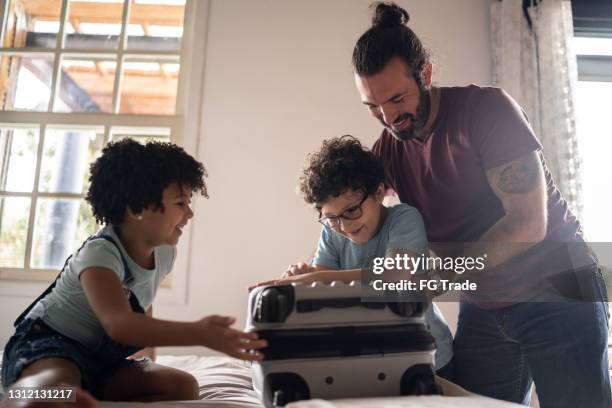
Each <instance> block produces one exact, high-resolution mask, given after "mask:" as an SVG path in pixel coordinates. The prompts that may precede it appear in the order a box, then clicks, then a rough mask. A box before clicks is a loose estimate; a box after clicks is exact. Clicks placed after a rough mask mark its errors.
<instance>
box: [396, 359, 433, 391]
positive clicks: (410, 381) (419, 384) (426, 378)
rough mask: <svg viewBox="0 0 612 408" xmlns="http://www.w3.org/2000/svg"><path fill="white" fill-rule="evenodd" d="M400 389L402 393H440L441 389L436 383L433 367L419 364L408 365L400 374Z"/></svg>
mask: <svg viewBox="0 0 612 408" xmlns="http://www.w3.org/2000/svg"><path fill="white" fill-rule="evenodd" d="M400 391H401V394H402V395H441V394H442V390H441V388H440V386H439V385H438V384H436V381H435V377H434V372H433V367H432V366H431V365H426V364H419V365H416V366H413V367H410V368H409V369H408V370H406V371H405V372H404V375H403V376H402V380H401V384H400Z"/></svg>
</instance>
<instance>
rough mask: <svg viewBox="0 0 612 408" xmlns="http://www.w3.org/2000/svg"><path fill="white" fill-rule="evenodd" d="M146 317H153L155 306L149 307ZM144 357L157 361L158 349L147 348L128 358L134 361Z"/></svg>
mask: <svg viewBox="0 0 612 408" xmlns="http://www.w3.org/2000/svg"><path fill="white" fill-rule="evenodd" d="M145 315H146V316H149V317H153V305H151V306H149V308H148V309H147V311H146V312H145ZM142 357H148V358H150V359H151V360H152V361H155V360H156V359H157V349H156V348H155V347H145V348H143V349H142V350H140V351H138V352H136V353H134V354H132V355H131V356H129V357H128V358H130V359H132V360H137V359H139V358H142Z"/></svg>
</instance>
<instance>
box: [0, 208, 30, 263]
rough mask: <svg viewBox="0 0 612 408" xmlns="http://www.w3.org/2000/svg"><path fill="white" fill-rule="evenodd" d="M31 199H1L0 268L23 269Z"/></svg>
mask: <svg viewBox="0 0 612 408" xmlns="http://www.w3.org/2000/svg"><path fill="white" fill-rule="evenodd" d="M29 216H30V199H29V198H23V197H0V267H5V268H23V266H24V259H25V250H26V239H27V236H28V218H29Z"/></svg>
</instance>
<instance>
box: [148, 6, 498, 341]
mask: <svg viewBox="0 0 612 408" xmlns="http://www.w3.org/2000/svg"><path fill="white" fill-rule="evenodd" d="M489 3H490V1H489V0H461V1H456V0H435V1H432V0H429V1H426V2H424V1H418V0H414V1H401V2H400V4H402V5H403V6H405V7H406V9H407V10H408V11H409V13H410V15H411V27H412V28H413V29H414V30H415V32H417V34H419V35H421V37H422V39H423V41H424V42H425V44H426V46H427V47H429V48H430V49H431V51H432V53H433V56H434V60H435V62H436V63H437V64H436V81H437V82H438V83H439V84H440V85H447V84H448V85H451V84H452V85H462V84H468V83H472V82H474V83H479V84H490V83H491V54H490V49H489V47H490V45H489V44H490V42H489V17H488V7H489ZM368 4H369V1H367V0H333V1H329V0H318V1H312V0H309V1H283V0H274V1H272V0H267V1H245V0H213V1H212V4H211V8H210V11H209V18H210V21H209V32H208V39H207V41H208V43H207V54H206V72H205V81H204V108H203V111H204V114H203V129H202V136H201V140H200V147H199V153H198V154H199V158H200V159H201V160H202V161H203V162H204V164H205V165H206V166H207V168H208V170H209V173H210V178H209V181H208V183H209V187H210V194H211V198H210V200H199V201H198V202H197V204H196V211H195V212H196V217H195V218H194V220H193V223H194V225H193V227H194V229H193V242H192V248H193V249H192V254H191V259H190V264H191V270H190V285H189V295H188V299H189V300H188V305H187V306H186V307H162V308H161V309H159V308H158V310H160V314H161V315H163V316H166V317H172V318H178V317H182V318H190V319H195V318H197V317H199V316H201V315H204V314H209V313H225V314H230V315H234V316H237V317H238V318H239V322H238V324H239V325H242V324H243V323H244V315H245V312H246V301H247V290H246V287H247V285H248V284H249V283H253V282H255V281H257V280H263V279H269V278H272V277H276V276H279V275H280V274H281V273H282V272H283V271H284V269H285V268H286V266H287V265H289V264H290V263H293V262H296V261H299V260H305V259H306V258H307V257H308V256H309V255H310V254H311V253H312V252H313V250H314V248H315V244H316V240H317V238H318V233H319V228H318V227H319V225H318V224H317V223H316V222H315V218H316V214H315V213H314V212H313V211H312V210H311V209H310V208H308V206H307V205H306V204H305V203H304V202H303V201H302V200H301V198H300V197H299V196H298V195H297V194H296V185H297V179H298V177H299V175H300V171H301V168H302V166H303V165H304V163H305V155H306V154H307V153H308V152H310V151H312V150H314V149H316V148H317V147H318V146H319V145H320V143H321V141H322V140H323V139H325V138H328V137H333V136H340V135H342V134H345V133H349V134H352V135H355V136H357V137H359V138H361V139H362V140H363V141H364V143H365V144H367V145H371V144H372V143H373V142H374V140H375V139H376V137H377V136H378V134H379V132H380V127H379V125H378V124H377V122H376V121H375V120H373V119H372V118H371V117H369V116H368V114H367V111H366V110H365V108H363V106H362V105H361V103H360V101H359V96H358V94H357V91H356V90H355V87H354V84H353V79H352V73H351V64H350V60H351V59H350V58H351V53H352V49H353V46H354V44H355V41H356V40H357V38H358V37H359V36H360V35H361V33H363V31H364V30H365V29H367V27H368V26H369V10H368ZM441 306H442V307H443V308H444V309H445V311H446V314H447V316H448V319H449V320H450V321H451V324H453V325H454V322H453V321H454V319H455V316H456V304H445V305H441ZM172 351H173V352H176V351H177V350H172ZM190 352H193V350H191V351H190Z"/></svg>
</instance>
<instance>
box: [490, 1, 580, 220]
mask: <svg viewBox="0 0 612 408" xmlns="http://www.w3.org/2000/svg"><path fill="white" fill-rule="evenodd" d="M491 31H492V33H491V34H492V35H491V37H492V43H493V83H494V84H495V86H499V87H501V88H504V89H505V90H506V91H507V92H508V93H509V94H510V95H512V97H513V98H514V99H516V101H517V102H518V103H519V104H520V105H521V106H522V107H523V109H524V110H525V112H526V113H527V116H528V117H529V121H530V122H531V125H532V127H533V129H534V131H535V133H536V135H537V136H538V138H539V139H540V142H541V143H542V145H543V146H544V157H545V160H546V163H547V165H548V168H549V170H550V172H551V174H552V176H553V179H554V181H555V184H556V185H557V187H558V188H559V190H560V191H561V194H562V195H563V197H564V198H565V200H566V201H567V202H568V205H569V207H570V209H571V210H572V211H573V213H574V214H575V215H576V216H577V217H578V218H580V215H581V212H582V203H581V194H580V190H581V188H580V153H579V150H578V141H577V138H576V126H575V113H574V107H575V89H576V82H577V77H578V76H577V67H576V56H575V55H574V53H573V52H572V38H573V35H574V30H573V24H572V8H571V3H570V1H569V0H542V1H535V0H531V1H524V0H501V1H496V2H493V3H492V5H491Z"/></svg>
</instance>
